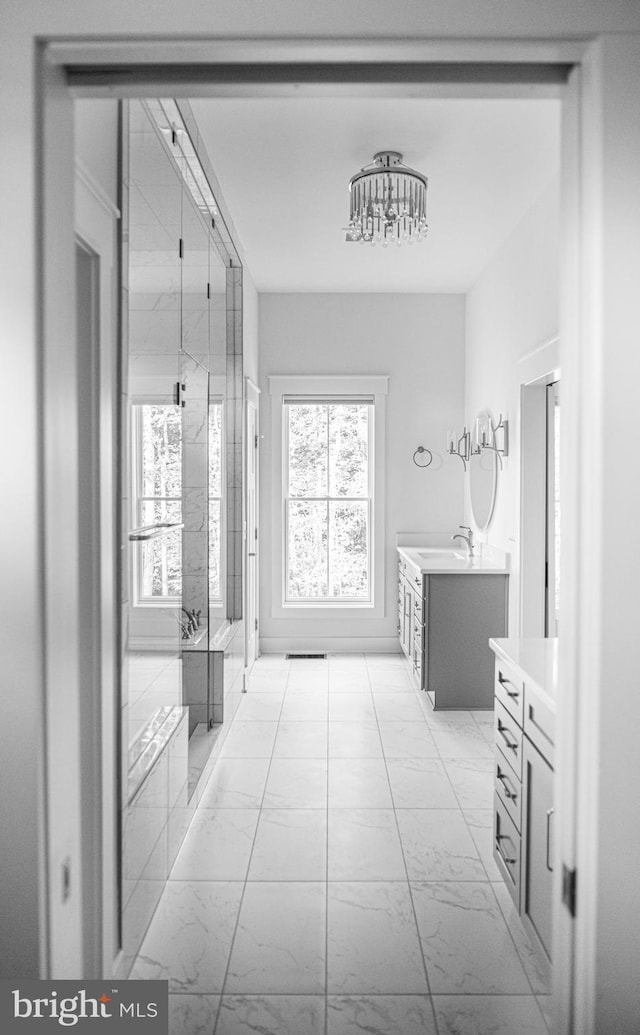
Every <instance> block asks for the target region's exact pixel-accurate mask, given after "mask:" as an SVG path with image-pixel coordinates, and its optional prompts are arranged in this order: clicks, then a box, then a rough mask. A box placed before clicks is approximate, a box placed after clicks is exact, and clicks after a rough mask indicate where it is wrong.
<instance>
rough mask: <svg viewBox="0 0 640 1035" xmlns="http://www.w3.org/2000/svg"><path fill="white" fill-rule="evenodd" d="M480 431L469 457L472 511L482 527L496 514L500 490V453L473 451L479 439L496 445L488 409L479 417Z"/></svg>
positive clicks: (482, 529)
mask: <svg viewBox="0 0 640 1035" xmlns="http://www.w3.org/2000/svg"><path fill="white" fill-rule="evenodd" d="M475 426H476V433H475V435H474V440H473V442H472V452H471V456H470V457H469V495H470V498H471V513H472V515H473V520H474V522H475V524H476V525H477V527H478V530H479V531H484V529H485V528H487V527H488V525H489V522H490V521H491V516H492V514H493V508H494V505H495V502H496V490H497V486H498V456H497V453H495V452H494V451H493V449H482V448H481V449H480V452H479V453H476V452H473V450H474V449H476V448H477V444H478V441H482V436H483V435H484V441H485V442H486V443H487V444H488V445H490V446H495V435H494V432H493V422H492V420H491V414H490V413H489V411H488V410H482V411H481V412H480V413H479V414H478V417H477V419H476V425H475Z"/></svg>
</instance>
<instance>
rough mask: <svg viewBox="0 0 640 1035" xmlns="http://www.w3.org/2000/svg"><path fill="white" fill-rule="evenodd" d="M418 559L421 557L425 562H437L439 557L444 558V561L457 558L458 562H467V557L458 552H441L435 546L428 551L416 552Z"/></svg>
mask: <svg viewBox="0 0 640 1035" xmlns="http://www.w3.org/2000/svg"><path fill="white" fill-rule="evenodd" d="M416 553H417V554H418V557H421V558H422V559H423V560H424V561H433V560H437V558H438V557H442V558H443V560H444V559H445V558H446V557H455V559H456V560H457V561H466V559H467V555H466V554H465V553H460V552H459V551H458V550H441V549H439V548H438V547H436V546H434V547H432V548H430V549H426V550H416Z"/></svg>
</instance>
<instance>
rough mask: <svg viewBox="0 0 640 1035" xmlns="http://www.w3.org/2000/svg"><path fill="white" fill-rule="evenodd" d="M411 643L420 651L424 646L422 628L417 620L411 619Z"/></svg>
mask: <svg viewBox="0 0 640 1035" xmlns="http://www.w3.org/2000/svg"><path fill="white" fill-rule="evenodd" d="M413 642H414V643H415V645H416V646H417V647H419V648H420V650H422V647H423V644H424V626H423V624H422V622H420V621H419V619H417V618H415V617H414V619H413Z"/></svg>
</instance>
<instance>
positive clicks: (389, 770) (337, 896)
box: [131, 655, 550, 1035]
mask: <svg viewBox="0 0 640 1035" xmlns="http://www.w3.org/2000/svg"><path fill="white" fill-rule="evenodd" d="M491 723H492V716H491V715H490V714H488V713H486V712H448V713H433V712H432V711H431V709H430V706H429V703H428V701H427V700H426V697H424V696H423V695H420V694H418V693H417V692H416V691H415V690H414V689H413V687H412V685H411V682H410V679H409V676H408V673H407V669H406V667H405V664H404V661H403V659H402V658H401V657H400V656H399V655H367V656H364V655H348V656H345V655H330V656H329V658H328V659H327V660H325V661H317V660H309V661H299V660H292V661H286V660H285V659H284V658H282V657H274V656H266V657H263V658H260V659H259V660H258V662H257V663H256V665H255V668H254V670H253V673H252V677H251V681H250V687H249V692H248V693H247V695H246V696H245V697H243V700H242V702H241V704H240V707H239V708H238V711H237V713H236V716H235V718H234V720H233V722H232V723H231V727H230V730H229V733H228V735H227V738H226V740H225V742H224V745H223V748H222V752H221V755H220V758H219V759H218V761H217V762H216V766H215V768H214V770H213V773H212V776H211V779H210V781H209V784H208V786H207V787H206V789H205V791H204V793H203V795H202V797H201V800H200V804H199V806H198V809H197V812H196V814H195V818H194V820H193V822H192V825H191V828H190V830H189V832H188V834H187V836H186V839H185V841H184V844H183V847H182V849H181V851H180V853H179V855H178V858H177V860H176V863H175V866H174V868H173V871H172V873H171V876H170V879H169V881H168V883H167V886H166V889H165V892H164V894H163V896H162V898H161V900H160V903H159V906H158V908H157V910H156V913H155V916H154V918H153V921H152V923H151V926H150V928H149V931H148V933H147V936H146V938H145V941H144V943H143V945H142V948H141V951H140V954H139V956H138V958H137V960H136V962H135V965H134V968H133V971H132V973H131V977H136V978H166V979H168V980H169V989H170V1009H171V1032H172V1035H249V1033H255V1032H259V1033H261V1035H351V1033H358V1032H367V1033H370V1035H371V1033H373V1035H516V1033H517V1035H546V1033H547V1031H548V1028H547V1022H546V1020H545V1017H546V1016H548V1012H549V1011H548V1003H549V978H550V975H549V969H548V966H546V965H545V964H544V962H543V961H542V960H541V959H540V958H539V956H538V955H537V953H536V951H535V950H534V948H533V946H532V945H531V944H530V942H529V940H528V938H527V935H526V932H525V930H524V928H523V927H522V925H521V923H520V920H519V918H518V916H517V914H516V912H515V910H514V908H513V906H512V904H511V899H510V898H509V895H508V892H507V890H506V888H505V887H504V885H503V884H502V882H501V880H500V875H499V873H498V871H497V868H496V866H495V864H494V862H493V858H492V848H491V840H492V837H491V823H492V793H493V791H492V780H493V769H492V749H491V737H490V733H491Z"/></svg>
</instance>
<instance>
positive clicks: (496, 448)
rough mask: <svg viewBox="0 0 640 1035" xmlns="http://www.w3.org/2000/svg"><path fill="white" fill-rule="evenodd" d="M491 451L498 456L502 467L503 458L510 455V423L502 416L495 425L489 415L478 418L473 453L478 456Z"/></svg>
mask: <svg viewBox="0 0 640 1035" xmlns="http://www.w3.org/2000/svg"><path fill="white" fill-rule="evenodd" d="M483 449H490V450H491V451H492V452H494V453H495V454H496V456H497V457H498V460H499V461H500V466H501V467H502V458H503V457H505V456H508V455H509V421H508V420H505V419H504V418H503V416H502V414H500V416H499V418H498V422H497V424H494V423H493V421H492V420H491V417H490V415H489V414H488V413H486V414H484V415H481V416H478V417H477V418H476V423H475V428H474V435H473V445H472V448H471V452H472V453H475V454H478V453H480V452H482V450H483Z"/></svg>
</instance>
